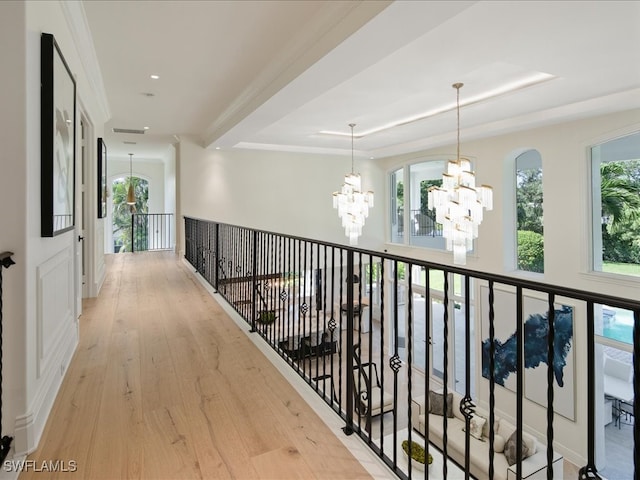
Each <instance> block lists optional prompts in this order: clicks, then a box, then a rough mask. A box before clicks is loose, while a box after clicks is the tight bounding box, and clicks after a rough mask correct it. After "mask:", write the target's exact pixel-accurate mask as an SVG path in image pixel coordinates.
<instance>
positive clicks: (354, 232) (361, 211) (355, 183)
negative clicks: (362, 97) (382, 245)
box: [333, 123, 373, 245]
mask: <svg viewBox="0 0 640 480" xmlns="http://www.w3.org/2000/svg"><path fill="white" fill-rule="evenodd" d="M355 126H356V124H355V123H350V124H349V127H351V173H349V174H347V175H345V177H344V183H343V184H342V189H341V190H340V191H339V192H334V194H333V208H336V209H338V217H340V218H341V219H342V226H343V227H344V232H345V235H346V236H347V237H349V244H350V245H357V244H358V237H359V236H360V235H362V227H363V226H364V222H365V219H366V218H367V217H368V216H369V208H372V207H373V192H372V191H368V192H363V191H362V186H361V183H362V182H361V181H360V174H359V173H355V171H354V168H353V127H355Z"/></svg>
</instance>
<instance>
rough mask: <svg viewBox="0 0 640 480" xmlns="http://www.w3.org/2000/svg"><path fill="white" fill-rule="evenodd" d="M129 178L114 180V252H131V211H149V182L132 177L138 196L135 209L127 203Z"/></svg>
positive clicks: (135, 192) (112, 188)
mask: <svg viewBox="0 0 640 480" xmlns="http://www.w3.org/2000/svg"><path fill="white" fill-rule="evenodd" d="M129 178H130V177H126V178H124V177H123V178H116V179H115V180H113V183H112V186H111V191H112V198H113V217H112V219H113V252H114V253H120V252H131V251H132V250H131V213H132V212H134V211H135V212H136V213H148V212H149V207H148V203H149V182H148V181H147V180H145V179H143V178H139V177H131V181H132V183H133V189H134V194H135V198H136V204H135V209H134V208H132V206H131V205H128V204H127V190H128V188H129Z"/></svg>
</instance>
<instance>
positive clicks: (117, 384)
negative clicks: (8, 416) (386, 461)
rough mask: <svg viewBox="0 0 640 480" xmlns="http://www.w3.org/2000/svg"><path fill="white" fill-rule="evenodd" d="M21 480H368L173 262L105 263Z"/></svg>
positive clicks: (153, 258)
mask: <svg viewBox="0 0 640 480" xmlns="http://www.w3.org/2000/svg"><path fill="white" fill-rule="evenodd" d="M107 259H108V260H107V263H108V267H107V278H106V281H105V284H104V286H103V288H102V291H101V293H100V296H99V297H98V298H96V299H90V300H87V301H86V302H85V303H84V306H83V308H84V312H83V314H82V316H81V318H80V343H79V345H78V348H77V351H76V353H75V356H74V358H73V361H72V362H71V364H70V365H69V368H68V371H67V373H66V377H65V379H64V382H63V384H62V387H61V389H60V392H59V395H58V398H57V399H56V402H55V404H54V407H53V409H52V411H51V415H50V417H49V421H48V423H47V426H46V429H45V431H44V434H43V437H42V439H41V441H40V444H39V448H38V450H37V451H36V452H34V453H33V454H32V455H30V456H29V459H30V460H35V461H36V464H37V463H38V462H42V461H49V460H63V461H66V462H69V461H71V460H73V461H75V462H76V464H77V471H76V472H75V473H73V474H72V473H57V474H53V473H34V472H23V473H22V474H21V476H20V479H21V480H28V479H32V478H34V479H43V478H47V479H49V478H70V477H73V478H79V479H118V478H132V479H135V478H140V479H172V480H173V479H180V478H184V479H217V478H221V479H222V478H236V479H257V478H262V479H287V478H298V479H307V478H320V479H322V478H326V479H341V478H344V479H347V478H351V479H360V478H371V477H370V476H369V474H368V473H367V471H366V470H365V469H364V468H363V467H362V466H361V464H360V463H359V462H358V461H357V460H356V459H355V458H354V456H353V455H352V454H351V453H350V452H349V450H347V448H345V446H344V445H343V444H342V443H341V441H340V440H339V439H338V438H337V437H336V435H335V434H334V433H333V432H332V431H331V430H330V429H329V428H328V427H327V426H326V425H325V424H324V423H323V421H322V420H321V419H320V418H319V417H318V416H317V414H316V413H314V411H313V410H312V409H311V408H310V407H309V406H308V405H307V404H306V403H305V401H304V400H303V399H302V398H301V397H300V395H299V394H298V393H297V392H296V391H295V390H294V388H293V387H292V386H291V385H290V384H289V383H288V382H287V381H286V380H285V378H284V377H283V376H282V375H281V374H280V373H279V372H278V371H277V370H276V369H275V368H274V367H273V366H272V364H271V363H270V362H269V361H268V360H267V359H266V358H265V357H264V355H263V354H262V353H261V352H260V351H259V350H257V349H256V347H255V346H254V345H253V344H252V343H251V341H250V340H249V339H248V338H247V336H246V335H245V334H244V333H243V332H242V331H241V330H240V329H239V328H238V327H237V325H236V324H235V323H234V322H233V320H231V319H230V318H229V316H228V315H227V314H226V313H225V312H224V311H223V310H222V308H221V307H220V306H219V305H218V304H217V302H216V301H215V300H214V299H213V298H212V297H211V296H210V295H209V293H208V292H207V291H206V290H205V289H204V288H203V287H202V286H201V285H200V284H199V283H198V282H197V281H196V280H195V279H194V277H193V276H192V275H191V273H190V272H189V271H188V270H187V268H186V267H185V266H184V265H183V264H182V262H181V260H180V259H179V258H178V257H177V256H176V255H175V254H173V253H136V254H118V255H109V256H108V257H107Z"/></svg>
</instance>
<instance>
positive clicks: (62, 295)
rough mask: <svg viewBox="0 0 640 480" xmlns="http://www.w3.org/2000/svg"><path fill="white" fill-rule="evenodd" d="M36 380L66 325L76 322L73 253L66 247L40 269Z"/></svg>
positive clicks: (48, 365) (55, 348)
mask: <svg viewBox="0 0 640 480" xmlns="http://www.w3.org/2000/svg"><path fill="white" fill-rule="evenodd" d="M37 278H38V289H37V294H36V298H37V301H38V319H37V329H36V335H37V344H38V349H37V351H38V358H37V377H38V378H40V377H41V376H42V374H43V372H44V371H45V370H46V369H47V368H48V367H50V364H51V358H52V355H53V354H54V353H55V352H56V350H57V347H58V346H59V344H60V341H61V338H62V335H63V334H64V331H65V326H66V325H68V324H70V323H72V322H73V302H74V293H75V292H74V285H75V284H74V273H73V252H72V250H71V248H66V249H65V250H63V251H62V252H60V253H58V254H57V255H55V256H54V257H52V258H51V259H49V260H47V261H46V262H44V263H43V264H42V265H40V266H38V268H37Z"/></svg>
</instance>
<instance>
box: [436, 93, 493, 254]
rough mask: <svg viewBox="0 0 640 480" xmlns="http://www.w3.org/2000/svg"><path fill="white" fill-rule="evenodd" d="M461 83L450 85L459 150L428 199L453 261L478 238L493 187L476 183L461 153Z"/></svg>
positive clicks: (465, 252)
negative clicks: (453, 90) (453, 89)
mask: <svg viewBox="0 0 640 480" xmlns="http://www.w3.org/2000/svg"><path fill="white" fill-rule="evenodd" d="M462 85H463V84H462V83H454V84H453V85H452V86H453V88H455V89H456V92H457V114H458V140H457V144H458V150H457V156H456V160H455V161H451V160H450V161H449V162H448V166H447V172H446V173H443V174H442V187H431V188H430V189H429V192H428V196H427V201H428V204H429V208H430V209H431V210H433V209H435V211H436V222H438V223H441V224H442V236H443V237H444V238H445V240H446V242H447V250H449V251H453V263H455V264H457V265H466V263H467V252H469V251H471V249H472V248H473V240H474V239H475V238H478V225H480V223H482V209H483V208H486V209H487V210H492V209H493V189H492V188H491V187H490V186H488V185H481V186H479V187H476V176H475V174H474V173H473V172H472V171H471V162H470V161H469V160H468V159H466V158H461V157H460V88H462Z"/></svg>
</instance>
